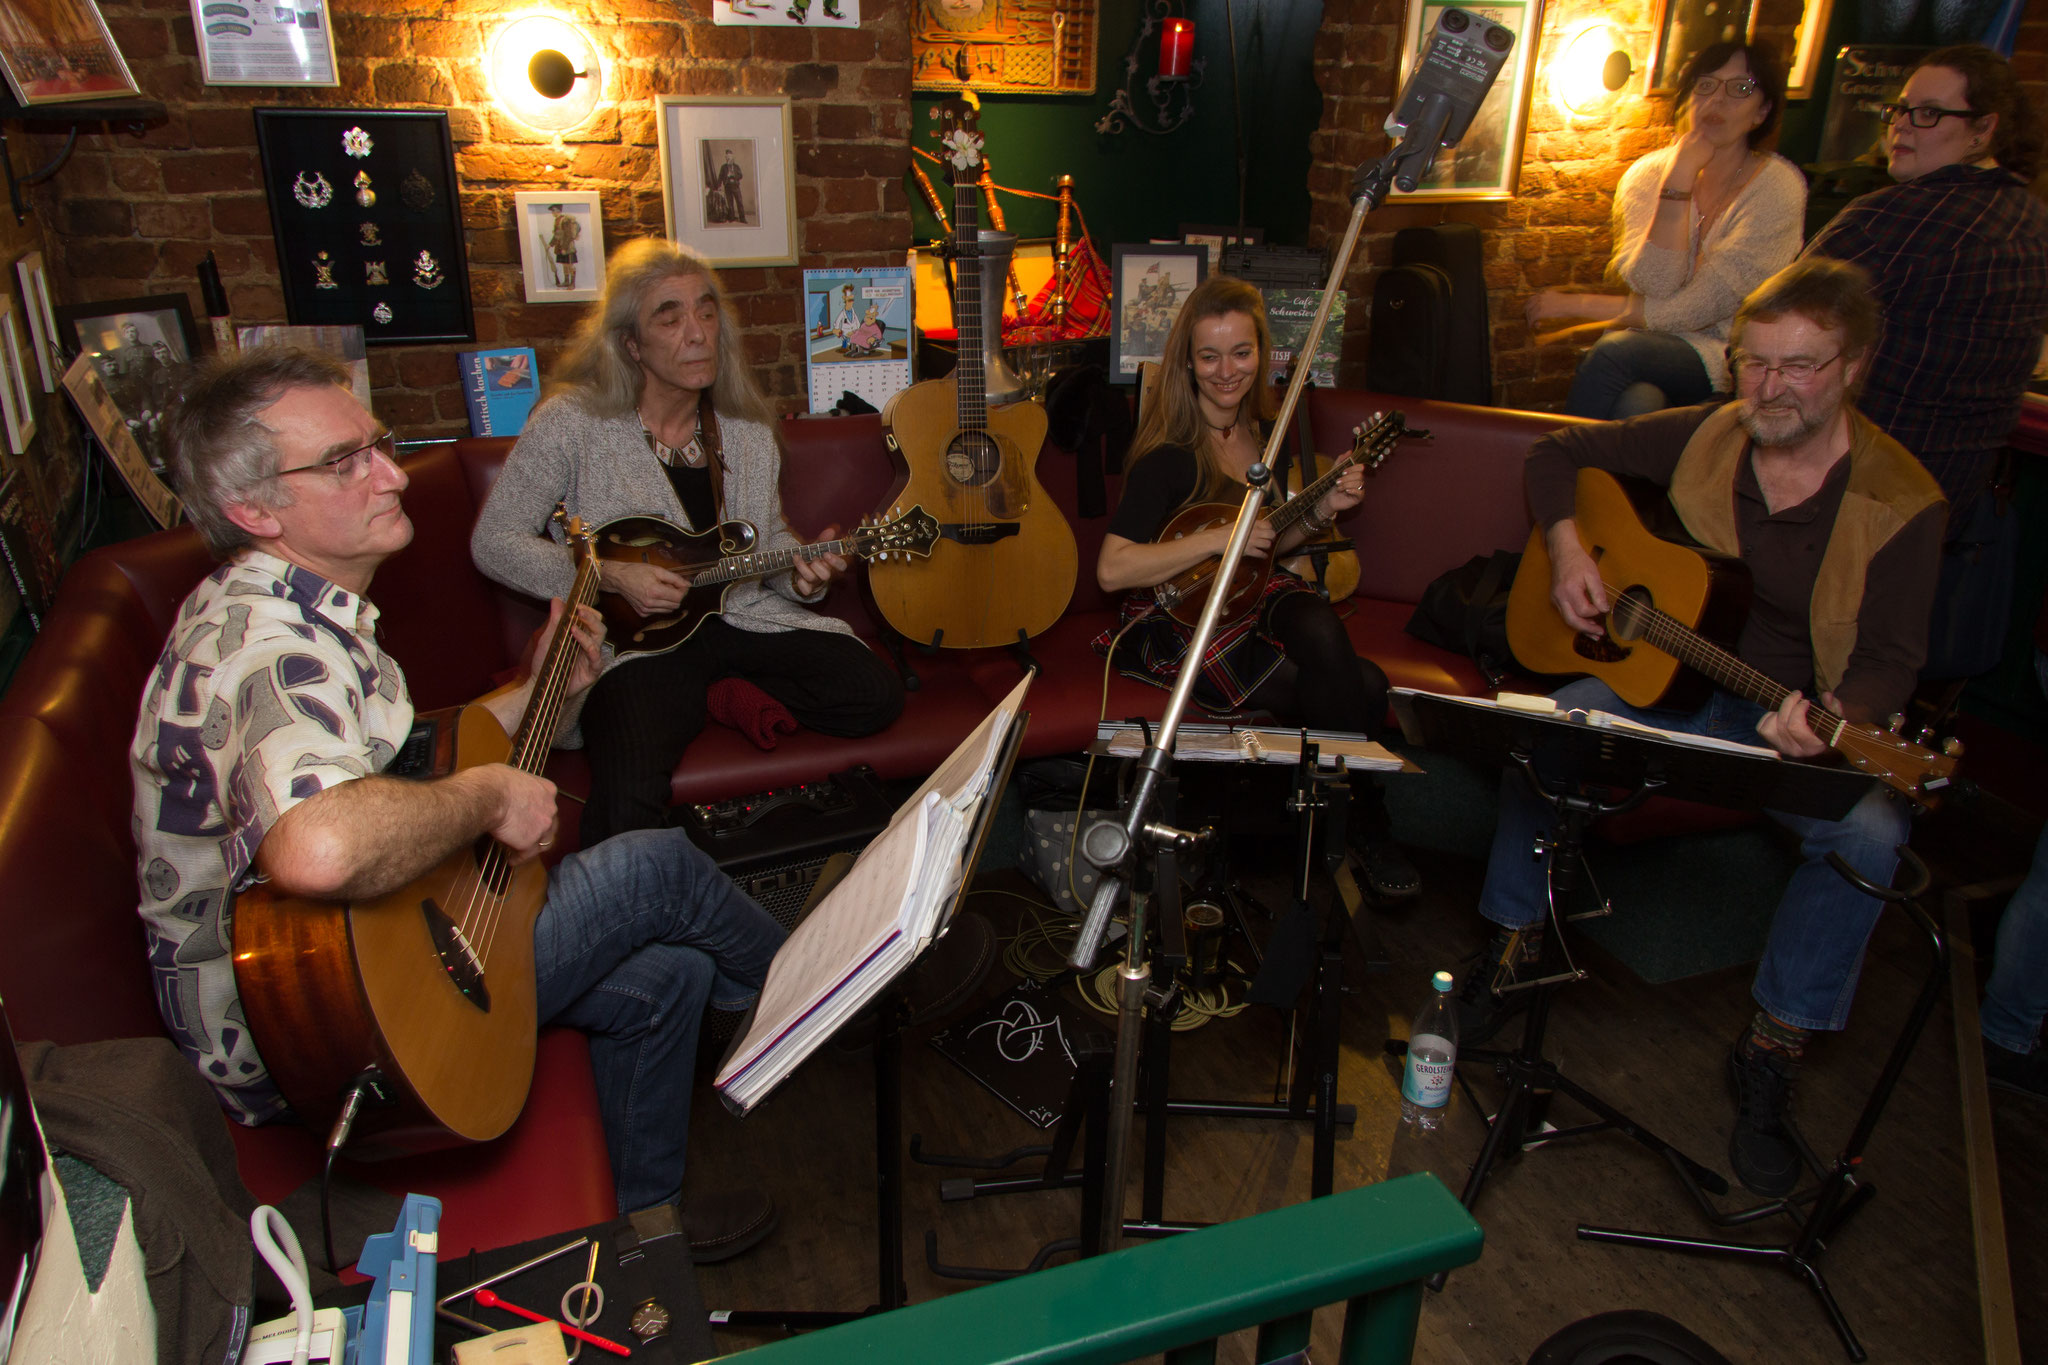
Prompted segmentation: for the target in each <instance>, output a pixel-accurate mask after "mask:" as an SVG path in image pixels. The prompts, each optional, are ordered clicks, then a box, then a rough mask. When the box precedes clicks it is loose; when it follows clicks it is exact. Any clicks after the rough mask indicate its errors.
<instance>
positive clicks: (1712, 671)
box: [1507, 469, 1962, 806]
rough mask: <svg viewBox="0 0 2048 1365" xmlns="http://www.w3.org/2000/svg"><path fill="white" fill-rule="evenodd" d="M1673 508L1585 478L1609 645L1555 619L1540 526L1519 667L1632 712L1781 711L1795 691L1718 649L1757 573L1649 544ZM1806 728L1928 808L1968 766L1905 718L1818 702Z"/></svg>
mask: <svg viewBox="0 0 2048 1365" xmlns="http://www.w3.org/2000/svg"><path fill="white" fill-rule="evenodd" d="M1666 506H1668V502H1667V500H1666V498H1665V495H1664V492H1663V490H1662V489H1656V488H1651V487H1649V486H1648V485H1643V486H1641V487H1640V488H1638V489H1637V490H1636V491H1635V492H1634V494H1633V495H1632V494H1631V492H1630V490H1629V489H1627V488H1624V487H1623V485H1622V482H1621V481H1620V480H1619V479H1617V478H1615V476H1614V475H1612V474H1610V473H1608V472H1607V471H1606V470H1604V469H1581V470H1580V471H1579V485H1578V492H1577V495H1576V500H1575V502H1574V504H1573V508H1572V517H1573V520H1574V522H1575V523H1576V524H1577V526H1578V529H1579V539H1580V541H1581V543H1583V544H1584V545H1585V547H1586V553H1588V554H1590V555H1591V556H1592V557H1593V560H1594V562H1595V563H1596V564H1598V565H1599V566H1600V581H1601V583H1602V585H1603V586H1604V587H1605V588H1606V589H1607V600H1608V603H1609V609H1608V612H1607V620H1606V627H1607V629H1606V634H1605V635H1603V636H1600V637H1597V638H1596V637H1594V636H1590V635H1582V634H1580V633H1579V632H1577V631H1575V630H1573V629H1572V628H1571V627H1570V626H1569V625H1567V624H1565V620H1564V618H1563V617H1562V616H1560V615H1558V613H1557V608H1556V607H1555V606H1554V605H1553V604H1552V603H1551V600H1550V547H1549V546H1548V545H1547V544H1546V543H1545V541H1544V539H1543V528H1542V527H1540V526H1539V527H1537V528H1536V529H1535V530H1533V531H1531V532H1530V533H1529V544H1528V548H1527V549H1526V550H1524V551H1523V553H1522V566H1521V568H1520V570H1519V571H1518V572H1517V573H1516V574H1515V584H1514V587H1513V589H1512V590H1511V591H1510V593H1509V595H1508V623H1507V624H1508V643H1509V644H1510V645H1511V646H1512V647H1513V648H1514V651H1515V658H1516V660H1518V661H1519V662H1520V663H1521V665H1522V667H1524V668H1526V669H1529V670H1531V671H1533V672H1537V673H1588V674H1591V675H1592V676H1593V677H1596V678H1598V679H1600V680H1601V681H1602V682H1604V683H1606V684H1607V685H1608V686H1609V687H1611V688H1613V689H1614V692H1615V695H1617V696H1619V697H1620V698H1621V699H1622V700H1623V701H1625V702H1627V703H1628V704H1629V705H1631V706H1643V707H1668V708H1671V709H1674V710H1686V711H1692V710H1697V709H1698V708H1699V707H1701V706H1703V705H1705V704H1706V700H1707V696H1708V693H1709V692H1710V691H1711V690H1712V688H1713V687H1715V686H1719V687H1722V688H1725V689H1727V690H1728V691H1730V692H1733V693H1735V694H1736V695H1737V696H1740V697H1747V698H1749V700H1751V701H1753V702H1755V703H1757V705H1759V706H1764V707H1768V708H1770V709H1772V710H1776V709H1777V707H1778V706H1780V705H1781V704H1782V703H1783V702H1784V700H1785V698H1786V697H1787V696H1788V695H1790V693H1791V690H1792V689H1790V688H1788V687H1786V686H1784V685H1783V684H1781V683H1779V682H1777V681H1776V680H1775V679H1773V678H1770V677H1767V676H1766V675H1764V674H1762V673H1759V672H1758V671H1757V670H1756V669H1754V668H1751V667H1750V666H1749V665H1748V664H1746V663H1744V662H1743V661H1742V660H1741V659H1739V658H1737V657H1736V656H1735V654H1734V653H1733V652H1732V651H1730V650H1729V649H1727V648H1725V647H1723V646H1722V645H1720V644H1717V643H1715V640H1716V639H1720V640H1733V639H1735V637H1736V635H1737V633H1738V632H1739V631H1740V630H1741V628H1742V622H1743V620H1744V618H1745V617H1747V616H1748V614H1749V604H1750V580H1749V566H1748V565H1746V564H1744V563H1743V562H1742V561H1741V560H1739V559H1735V558H1732V557H1730V556H1727V555H1718V554H1713V553H1711V552H1709V551H1706V550H1702V549H1698V548H1695V547H1693V546H1689V545H1680V544H1677V543H1674V542H1673V541H1670V540H1666V539H1663V538H1661V537H1659V536H1657V535H1655V534H1654V533H1652V532H1651V530H1650V529H1649V527H1648V526H1647V525H1645V521H1646V519H1656V514H1657V513H1658V512H1659V511H1660V510H1661V509H1662V508H1663V507H1666ZM1646 512H1648V513H1650V514H1651V515H1650V517H1649V518H1646V516H1645V513H1646ZM1806 723H1807V725H1808V726H1809V727H1810V728H1811V729H1812V730H1813V733H1814V734H1815V735H1816V736H1817V737H1818V738H1820V739H1821V740H1823V741H1825V742H1826V743H1827V744H1828V745H1829V746H1830V747H1832V748H1834V749H1835V750H1837V751H1838V752H1839V753H1841V754H1842V756H1843V757H1844V758H1846V759H1847V760H1848V761H1849V762H1850V763H1851V764H1852V765H1853V766H1855V767H1857V768H1860V769H1861V770H1863V771H1864V772H1867V773H1869V774H1871V775H1872V776H1874V777H1877V778H1880V779H1882V780H1883V782H1884V783H1885V785H1887V786H1889V787H1891V788H1892V789H1894V790H1895V791H1898V792H1900V793H1902V794H1903V795H1905V796H1907V797H1908V798H1910V799H1911V800H1913V801H1915V802H1916V803H1918V804H1920V805H1923V806H1932V805H1934V804H1935V803H1936V801H1938V800H1939V799H1940V793H1941V792H1942V790H1943V789H1945V788H1946V787H1947V786H1948V785H1949V783H1950V782H1951V781H1952V780H1953V778H1954V774H1955V770H1956V760H1957V759H1958V758H1959V757H1960V756H1961V755H1962V745H1961V744H1960V743H1959V742H1958V741H1956V740H1953V739H1951V740H1949V741H1948V742H1947V743H1946V744H1945V745H1944V746H1943V749H1942V752H1940V753H1936V752H1934V751H1933V750H1931V749H1926V748H1923V747H1921V746H1920V745H1918V744H1914V743H1912V742H1911V741H1909V740H1907V739H1905V738H1903V737H1902V736H1901V735H1900V734H1899V730H1900V728H1901V727H1902V724H1903V719H1902V718H1894V719H1893V721H1892V725H1891V728H1890V729H1884V730H1881V729H1879V728H1877V727H1876V726H1874V725H1861V724H1858V723H1856V722H1854V721H1850V720H1845V719H1843V718H1842V717H1841V716H1837V715H1835V714H1833V713H1832V712H1829V711H1827V710H1826V709H1824V708H1823V707H1822V706H1821V705H1820V704H1819V702H1818V701H1815V703H1814V704H1813V707H1812V709H1811V710H1810V711H1809V712H1808V714H1807V718H1806Z"/></svg>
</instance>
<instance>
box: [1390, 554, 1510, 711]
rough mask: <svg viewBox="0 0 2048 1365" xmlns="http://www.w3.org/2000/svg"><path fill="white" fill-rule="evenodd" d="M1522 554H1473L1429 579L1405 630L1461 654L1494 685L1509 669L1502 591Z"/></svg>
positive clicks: (1505, 604) (1505, 592) (1504, 593)
mask: <svg viewBox="0 0 2048 1365" xmlns="http://www.w3.org/2000/svg"><path fill="white" fill-rule="evenodd" d="M1521 563H1522V556H1521V553H1520V552H1519V551H1516V550H1495V551H1494V552H1493V553H1492V554H1490V555H1474V556H1472V557H1471V558H1470V559H1468V560H1466V561H1465V562H1464V563H1463V564H1460V565H1459V566H1458V567H1457V568H1455V569H1452V570H1451V571H1450V572H1449V573H1446V574H1442V575H1439V576H1438V577H1436V578H1434V579H1432V580H1431V581H1430V584H1429V586H1428V587H1426V588H1424V589H1423V590H1422V600H1421V601H1420V602H1418V603H1416V604H1415V614H1414V615H1412V616H1410V617H1409V618H1408V633H1409V634H1410V635H1413V636H1414V637H1415V638H1416V639H1418V640H1420V641H1422V642H1423V643H1424V644H1431V645H1435V646H1436V647H1437V648H1438V649H1448V650H1450V651H1451V652H1452V653H1453V654H1462V655H1464V656H1465V657H1466V658H1468V659H1470V660H1471V661H1472V662H1473V663H1475V664H1478V665H1479V671H1480V672H1481V673H1483V674H1485V675H1486V684H1487V686H1489V687H1492V688H1495V689H1498V688H1499V687H1500V685H1501V683H1503V682H1505V681H1506V680H1507V678H1508V675H1509V674H1511V673H1513V672H1514V670H1515V652H1514V650H1513V649H1512V648H1510V647H1509V645H1508V592H1509V590H1510V589H1512V588H1513V587H1514V585H1515V570H1516V569H1517V568H1519V567H1520V566H1521Z"/></svg>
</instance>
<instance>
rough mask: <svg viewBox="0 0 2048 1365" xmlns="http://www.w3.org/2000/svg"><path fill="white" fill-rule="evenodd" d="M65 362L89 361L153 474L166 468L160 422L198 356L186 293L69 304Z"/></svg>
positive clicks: (63, 316)
mask: <svg viewBox="0 0 2048 1365" xmlns="http://www.w3.org/2000/svg"><path fill="white" fill-rule="evenodd" d="M57 336H58V340H59V342H60V344H61V345H62V346H63V347H64V353H65V354H66V355H67V356H79V355H82V356H86V357H88V358H89V359H90V360H91V361H92V363H93V365H94V367H95V368H96V369H97V370H98V371H99V376H100V382H101V384H102V386H103V387H104V388H105V390H106V392H107V396H108V397H109V398H110V399H111V400H112V402H113V404H114V406H115V407H116V408H118V409H119V410H120V412H121V415H122V417H123V418H124V419H125V422H126V425H127V427H128V430H129V432H130V434H131V435H132V436H133V437H134V439H135V444H136V445H137V447H139V448H140V450H141V451H142V455H143V458H144V460H145V461H147V463H148V465H149V467H150V468H151V469H155V470H162V469H163V468H165V463H166V456H167V454H168V452H167V451H166V449H165V445H164V430H163V421H164V417H165V414H166V412H167V411H168V409H169V408H170V406H171V403H172V402H173V400H174V399H175V398H176V397H177V393H178V380H179V377H180V374H181V372H182V371H183V369H184V367H185V366H186V365H187V364H189V363H190V362H191V360H192V358H193V357H194V356H196V355H197V354H199V329H198V328H197V327H195V326H194V325H193V322H192V305H191V304H190V303H189V302H187V300H186V298H185V296H184V295H183V294H150V295H147V296H145V297H143V298H137V299H108V300H105V301H104V302H100V303H67V304H65V305H64V306H63V307H61V308H59V309H57Z"/></svg>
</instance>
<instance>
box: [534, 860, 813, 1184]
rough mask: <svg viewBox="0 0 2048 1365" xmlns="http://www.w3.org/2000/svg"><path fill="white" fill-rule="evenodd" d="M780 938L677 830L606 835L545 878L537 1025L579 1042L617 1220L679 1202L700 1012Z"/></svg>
mask: <svg viewBox="0 0 2048 1365" xmlns="http://www.w3.org/2000/svg"><path fill="white" fill-rule="evenodd" d="M783 937H784V935H783V930H782V926H781V925H779V924H777V923H776V922H775V920H774V918H773V917H772V916H770V915H769V913H768V912H767V911H766V910H763V909H762V908H761V907H760V906H759V905H757V904H755V903H754V901H753V900H752V898H750V897H749V896H747V895H746V894H745V893H744V892H742V891H741V890H740V889H739V888H738V887H737V886H734V885H733V883H732V880H731V879H730V878H729V877H727V876H726V875H725V874H724V873H723V872H720V871H719V870H718V867H717V865H716V864H715V863H713V862H712V861H711V858H710V857H709V855H707V854H705V853H704V852H703V851H701V850H700V849H698V848H697V847H696V845H694V844H692V843H691V842H690V840H689V838H688V837H687V836H685V835H684V834H683V832H682V831H681V830H635V831H633V832H631V833H627V834H621V835H618V836H617V837H616V838H612V839H607V840H605V841H604V842H603V843H601V844H599V845H597V846H596V847H595V848H589V849H585V850H583V851H582V852H579V853H572V854H570V855H569V856H568V857H566V858H564V859H563V860H562V861H561V863H560V865H559V866H557V867H556V868H555V870H554V872H553V873H552V874H551V875H550V876H549V877H548V900H547V905H546V906H545V907H543V908H542V910H541V912H540V915H539V917H538V918H537V919H535V921H534V924H533V957H534V970H535V977H536V981H535V985H536V988H537V993H538V997H539V1000H538V1004H539V1014H540V1021H541V1022H542V1023H543V1024H567V1025H569V1026H570V1027H572V1028H576V1029H580V1030H582V1031H583V1032H584V1033H586V1034H588V1035H589V1036H590V1062H591V1069H592V1070H593V1071H594V1072H595V1073H596V1077H597V1098H598V1105H599V1108H600V1109H601V1110H602V1112H603V1114H604V1136H605V1147H606V1148H607V1149H608V1150H609V1152H610V1153H611V1160H612V1178H613V1181H614V1182H615V1183H616V1184H617V1186H618V1195H619V1211H620V1212H621V1213H630V1212H632V1211H634V1210H636V1209H644V1208H650V1207H652V1206H654V1205H656V1204H664V1203H668V1202H670V1201H672V1200H674V1199H675V1198H676V1197H677V1196H678V1195H679V1194H681V1192H682V1187H683V1156H684V1152H685V1150H686V1149H687V1147H688V1145H689V1140H690V1090H691V1087H692V1085H693V1084H694V1082H695V1080H696V1072H697V1030H698V1026H699V1025H700V1024H701V1023H702V1022H703V1018H704V1007H705V1004H706V1003H707V1002H709V1003H712V1004H716V1005H717V1006H718V1007H719V1008H720V1009H743V1008H745V1007H746V1006H747V1004H749V1003H750V1002H751V1001H752V1000H753V998H754V996H755V995H756V994H757V993H758V992H759V991H760V989H761V983H762V982H763V981H765V980H766V979H767V975H768V964H769V962H770V961H772V960H773V959H774V957H775V950H776V949H777V948H778V947H780V946H781V944H782V940H783Z"/></svg>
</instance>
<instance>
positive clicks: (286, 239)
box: [255, 109, 476, 346]
mask: <svg viewBox="0 0 2048 1365" xmlns="http://www.w3.org/2000/svg"><path fill="white" fill-rule="evenodd" d="M255 112H256V147H257V150H258V151H259V152H261V154H262V157H263V189H264V193H265V195H266V196H267V197H268V198H269V200H270V222H271V227H272V230H273V232H274V233H275V235H276V238H277V271H278V276H279V278H280V280H281V281H282V283H283V285H284V311H285V320H286V321H287V322H290V323H292V324H294V325H295V326H301V327H349V326H355V327H361V328H362V329H363V338H364V340H365V341H367V342H368V343H369V344H370V345H372V346H378V345H385V346H389V345H394V344H396V343H400V342H407V343H412V342H430V341H469V340H472V339H474V337H475V336H476V323H475V320H474V315H473V314H472V313H471V311H470V298H469V260H468V254H467V252H466V251H465V250H464V248H463V236H462V205H461V204H460V202H459V201H458V198H457V193H456V191H457V189H458V188H459V186H458V184H457V182H456V179H455V147H454V143H453V142H452V141H451V140H450V139H449V136H448V114H447V111H446V110H442V109H391V110H386V109H258V110H256V111H255Z"/></svg>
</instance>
